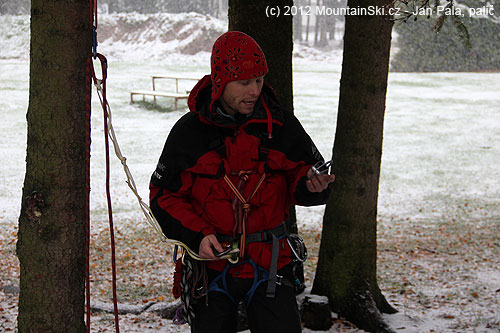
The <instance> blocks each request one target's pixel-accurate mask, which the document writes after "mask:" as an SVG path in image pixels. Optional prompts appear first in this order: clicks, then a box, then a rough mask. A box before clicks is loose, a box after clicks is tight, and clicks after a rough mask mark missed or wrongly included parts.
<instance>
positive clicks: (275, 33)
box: [228, 0, 297, 232]
mask: <svg viewBox="0 0 500 333" xmlns="http://www.w3.org/2000/svg"><path fill="white" fill-rule="evenodd" d="M292 5H293V1H292V0H273V1H266V2H263V1H238V0H229V14H228V15H229V30H238V31H242V32H244V33H247V34H249V35H250V36H252V37H253V38H254V39H255V40H256V41H257V43H258V44H259V45H260V47H261V48H262V50H263V51H264V54H265V55H266V60H267V65H268V67H269V73H268V74H267V75H266V78H265V82H266V83H268V84H269V85H271V87H273V88H274V90H275V91H276V93H277V95H278V100H279V101H280V103H281V105H282V106H283V107H284V108H285V109H286V110H288V111H290V112H293V91H292V50H293V36H292V18H293V17H292V16H291V15H280V16H279V17H267V16H266V14H265V13H266V6H270V7H277V6H279V8H280V9H281V11H283V9H284V8H285V6H292ZM287 228H288V230H289V231H292V232H297V221H296V216H295V209H294V208H292V209H291V210H290V219H289V221H288V223H287Z"/></svg>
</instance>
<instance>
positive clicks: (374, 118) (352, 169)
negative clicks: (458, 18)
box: [312, 0, 396, 332]
mask: <svg viewBox="0 0 500 333" xmlns="http://www.w3.org/2000/svg"><path fill="white" fill-rule="evenodd" d="M352 1H354V0H352ZM386 3H387V1H385V0H381V1H379V0H356V1H355V4H354V3H350V7H356V6H360V7H367V6H369V5H377V6H379V7H382V6H384V5H385V4H386ZM345 20H346V23H345V34H344V55H343V64H342V74H341V82H340V101H339V109H338V118H337V130H336V135H335V144H334V149H333V150H334V164H333V172H334V173H335V175H336V180H335V182H334V183H333V186H332V195H331V197H330V199H329V201H328V203H327V206H326V211H325V215H324V220H323V231H322V237H321V246H320V252H319V261H318V267H317V271H316V276H315V279H314V284H313V289H312V292H313V293H315V294H320V295H326V296H328V298H329V300H330V304H332V308H333V310H335V311H336V312H338V313H339V314H340V315H342V316H344V317H345V318H347V319H348V320H350V321H352V322H353V323H354V324H356V325H357V326H358V327H360V328H362V329H365V330H367V331H370V332H390V331H392V330H391V328H390V327H389V326H388V325H387V324H386V323H385V322H384V321H383V319H382V316H381V315H380V312H384V313H394V312H396V310H395V309H394V308H392V307H391V306H390V305H389V304H388V302H387V301H386V299H385V297H384V296H383V295H382V293H381V291H380V289H379V287H378V284H377V278H376V266H377V265H376V262H377V244H376V231H377V198H378V187H379V176H380V162H381V156H382V138H383V123H384V112H385V97H386V91H387V76H388V70H389V53H390V43H391V29H392V22H391V21H390V18H389V17H388V16H382V15H371V16H354V15H349V16H347V17H346V18H345Z"/></svg>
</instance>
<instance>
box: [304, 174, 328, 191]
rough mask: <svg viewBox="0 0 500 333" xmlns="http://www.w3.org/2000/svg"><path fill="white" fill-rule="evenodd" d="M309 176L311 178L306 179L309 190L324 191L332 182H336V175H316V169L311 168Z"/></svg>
mask: <svg viewBox="0 0 500 333" xmlns="http://www.w3.org/2000/svg"><path fill="white" fill-rule="evenodd" d="M311 177H312V179H311ZM307 178H309V179H308V180H307V181H306V187H307V189H308V190H309V192H323V191H324V190H325V189H326V188H327V187H328V185H329V184H330V183H333V182H334V180H335V175H327V174H321V175H316V176H314V171H313V170H312V169H309V171H307Z"/></svg>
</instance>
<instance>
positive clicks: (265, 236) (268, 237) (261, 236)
mask: <svg viewBox="0 0 500 333" xmlns="http://www.w3.org/2000/svg"><path fill="white" fill-rule="evenodd" d="M273 235H274V236H275V237H277V238H281V237H283V236H286V226H285V223H284V222H283V223H281V224H280V225H279V226H277V227H276V228H274V229H271V230H264V231H260V232H254V233H253V234H249V235H247V236H246V238H245V239H246V244H250V243H254V242H270V241H272V240H273ZM237 239H238V238H237ZM217 240H218V241H219V242H231V243H232V242H233V241H234V238H233V236H230V235H221V234H217Z"/></svg>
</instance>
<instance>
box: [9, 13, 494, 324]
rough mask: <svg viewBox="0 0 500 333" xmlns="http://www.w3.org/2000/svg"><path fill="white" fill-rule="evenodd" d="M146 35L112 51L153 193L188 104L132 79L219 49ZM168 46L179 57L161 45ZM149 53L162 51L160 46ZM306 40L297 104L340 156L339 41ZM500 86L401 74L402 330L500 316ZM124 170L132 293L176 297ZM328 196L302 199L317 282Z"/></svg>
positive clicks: (16, 178)
mask: <svg viewBox="0 0 500 333" xmlns="http://www.w3.org/2000/svg"><path fill="white" fill-rule="evenodd" d="M139 18H141V17H139ZM2 19H3V20H10V21H9V22H5V21H3V22H4V23H9V26H10V27H11V30H4V31H1V33H0V50H2V51H1V52H2V53H0V59H1V60H0V113H1V117H2V122H1V123H0V131H1V132H2V133H3V135H2V140H1V141H0V147H1V149H0V156H1V160H2V162H3V163H1V164H0V173H1V175H2V182H1V183H0V258H1V259H0V260H1V263H2V265H1V266H0V329H4V330H8V329H14V328H15V316H16V300H17V294H16V292H15V290H14V292H12V290H11V289H10V286H16V285H17V278H18V274H19V268H18V263H17V259H16V258H15V253H14V251H15V241H16V232H17V226H16V225H17V218H18V215H19V210H20V202H21V189H22V182H23V177H24V157H25V148H26V120H25V119H26V118H25V113H26V109H27V105H28V78H29V72H28V71H29V64H28V62H27V60H26V54H27V43H26V41H27V40H28V39H27V38H26V33H27V32H26V30H25V26H26V17H8V18H2ZM144 20H147V18H144ZM21 21H22V22H24V23H22V22H21ZM207 21H208V22H209V24H210V25H212V26H215V28H214V29H215V30H217V29H221V28H220V26H218V25H217V24H218V23H217V22H215V23H214V22H212V21H211V20H207ZM16 24H17V25H16ZM6 25H7V24H2V26H6ZM103 25H104V24H103ZM3 29H5V28H3ZM163 29H164V30H168V27H164V28H163ZM186 29H187V28H186ZM222 29H223V26H222ZM9 34H11V36H10V37H8V35H9ZM141 36H146V35H141ZM148 36H149V35H148ZM110 38H111V37H110ZM138 38H139V37H138ZM140 38H144V40H142V39H141V40H139V41H138V42H139V44H141V43H142V44H144V45H143V47H142V48H134V52H125V53H124V52H122V51H120V50H121V48H122V44H120V43H117V42H113V43H108V44H106V42H105V41H104V42H102V43H101V45H100V47H101V49H100V52H102V53H104V54H106V55H108V54H110V55H111V56H108V60H109V63H110V68H109V79H108V80H109V81H108V98H109V102H110V105H111V109H112V111H113V116H114V117H113V124H114V127H115V130H116V132H117V133H116V134H117V137H118V140H119V142H120V145H121V148H122V152H123V154H124V155H126V156H127V161H128V163H129V165H130V168H131V170H132V173H133V174H134V176H135V180H136V182H137V184H138V186H139V192H140V194H141V196H142V197H143V198H147V193H148V192H147V185H148V181H149V177H150V174H151V172H152V170H154V167H155V165H156V162H157V159H158V156H159V154H160V152H161V149H162V146H163V143H164V139H165V137H166V135H167V134H168V131H169V129H170V128H171V127H172V125H173V124H174V122H175V121H176V119H178V118H179V117H180V116H181V115H182V114H183V113H184V112H185V110H179V111H175V112H173V111H166V110H168V109H171V107H172V105H171V103H170V101H163V100H162V101H159V106H160V108H150V107H149V106H150V105H149V104H147V105H142V104H132V105H131V104H129V98H130V96H129V91H130V90H132V89H149V88H150V86H151V80H150V77H151V75H155V74H161V73H163V74H175V75H181V76H190V77H201V76H202V75H203V74H205V73H208V71H209V66H208V57H209V55H208V53H206V52H201V53H198V54H196V55H180V54H178V53H175V52H176V51H175V52H174V51H172V50H171V49H166V48H165V45H164V42H162V41H161V40H157V39H156V38H152V40H151V41H149V40H147V39H146V37H140ZM148 38H149V37H148ZM115 43H116V44H115ZM177 44H178V45H180V44H182V42H178V43H177ZM6 45H9V46H10V47H9V48H8V47H7V46H6ZM114 45H116V49H115V48H114V47H113V46H114ZM155 45H156V46H157V48H156V47H155ZM182 45H185V44H182ZM162 47H163V48H165V49H164V51H163V52H165V53H168V56H165V57H162V56H161V55H162V54H164V53H161V52H156V51H155V52H153V51H151V52H150V51H149V50H153V49H154V50H158V49H161V48H162ZM148 52H149V53H151V54H154V57H152V58H148ZM295 53H296V56H295V60H294V91H295V100H294V105H295V113H296V115H297V117H298V118H299V119H300V120H301V122H302V124H303V125H304V127H305V128H306V130H307V131H308V132H309V133H310V135H311V136H312V137H313V139H314V141H315V142H316V144H317V146H318V148H319V149H320V151H321V152H322V153H323V155H324V156H325V157H326V158H330V157H331V156H330V155H331V148H332V144H333V138H334V133H335V122H336V112H337V103H338V91H339V90H338V89H339V79H340V69H341V52H340V51H339V50H334V51H332V52H330V53H329V54H324V53H321V52H318V51H315V50H311V49H308V48H304V47H300V46H297V47H296V50H295ZM15 55H18V56H15ZM23 55H24V56H23ZM13 57H15V58H16V59H13ZM145 60H147V61H145ZM161 84H164V86H163V88H162V89H171V86H167V83H166V82H163V83H161ZM186 84H187V83H186ZM187 88H189V87H187ZM498 91H500V74H496V73H492V74H483V73H482V74H476V73H447V74H444V73H429V74H405V73H391V74H390V77H389V88H388V96H387V112H386V120H385V132H384V147H383V161H382V173H381V182H380V196H379V217H378V219H379V234H378V239H379V242H378V244H379V245H378V246H379V263H378V267H379V281H380V284H381V288H382V290H383V292H384V294H385V295H386V296H387V297H388V299H389V300H390V302H391V303H392V304H394V305H395V306H396V308H397V309H398V310H399V311H400V312H399V313H398V314H396V315H392V316H388V317H387V319H388V321H389V322H391V325H392V327H393V328H394V329H395V330H397V331H401V332H498V331H499V329H500V326H499V325H500V269H499V267H500V241H499V236H498V235H499V234H500V205H499V202H498V200H499V195H500V168H499V167H498V165H500V130H499V128H500V127H499V125H500V113H499V112H498V111H499V108H498V106H499V105H500V97H499V95H498ZM181 105H182V104H181ZM184 106H185V104H184ZM93 110H94V112H93V118H92V126H93V128H92V134H93V138H92V161H91V164H92V175H91V177H92V192H91V210H92V221H93V222H92V223H93V226H92V241H93V245H94V247H93V250H92V252H93V253H92V260H93V263H94V266H93V267H92V270H93V276H92V278H93V280H94V283H93V289H92V290H93V299H94V300H96V301H97V300H99V301H107V302H109V301H110V298H109V272H108V269H107V266H108V252H109V251H107V246H108V243H107V239H106V237H107V236H106V232H103V231H105V230H106V222H105V220H106V211H105V209H106V208H105V204H106V203H105V192H104V176H103V173H104V154H103V138H102V133H103V131H102V119H101V114H102V112H101V111H100V110H99V105H98V103H97V102H96V101H94V104H93ZM124 179H125V177H124V174H123V173H122V171H121V165H120V163H119V161H117V160H113V163H112V179H111V183H112V196H113V206H114V211H115V224H116V227H117V246H118V249H117V252H118V253H117V255H118V261H119V262H118V267H119V270H118V272H119V297H120V301H121V302H123V303H143V302H148V301H163V300H165V299H167V300H168V298H169V297H170V296H169V291H168V290H169V288H170V283H171V275H170V274H171V265H170V263H169V262H167V261H168V260H169V257H168V256H167V257H165V245H164V244H162V243H161V242H160V241H159V240H158V238H157V236H156V235H155V234H154V233H153V232H152V230H151V228H149V226H147V225H146V224H145V219H144V218H143V217H142V216H141V212H140V211H139V209H138V207H137V204H136V202H135V199H134V197H133V195H132V193H130V192H129V190H128V188H127V186H126V184H125V183H124ZM323 209H324V207H316V208H298V210H297V214H298V220H299V223H300V229H301V230H303V232H304V233H305V234H306V235H307V237H308V239H309V240H310V242H311V244H309V245H310V250H311V252H312V253H313V255H312V260H311V261H310V262H309V263H308V266H307V267H308V269H309V272H308V282H309V285H310V283H311V279H312V278H313V275H312V269H313V266H314V262H315V256H314V253H315V251H317V247H318V237H319V233H320V231H321V221H322V212H323ZM6 287H9V288H6ZM14 289H15V288H14ZM121 324H122V325H123V326H122V330H124V331H127V332H145V331H150V332H153V331H162V332H175V331H186V330H187V328H186V327H185V326H184V327H174V326H172V325H171V322H170V321H168V320H166V319H161V318H159V317H158V316H156V315H153V314H142V315H139V316H135V315H125V316H122V317H121ZM338 325H340V326H337V327H334V328H332V329H331V331H332V332H333V331H336V330H345V331H357V330H356V329H354V328H349V326H347V325H344V324H342V323H341V322H340V323H338ZM93 327H94V330H99V331H105V330H112V327H113V326H112V320H111V318H110V316H109V315H96V316H95V317H93Z"/></svg>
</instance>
